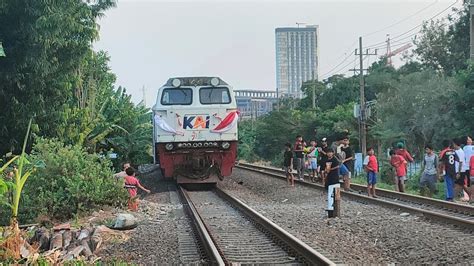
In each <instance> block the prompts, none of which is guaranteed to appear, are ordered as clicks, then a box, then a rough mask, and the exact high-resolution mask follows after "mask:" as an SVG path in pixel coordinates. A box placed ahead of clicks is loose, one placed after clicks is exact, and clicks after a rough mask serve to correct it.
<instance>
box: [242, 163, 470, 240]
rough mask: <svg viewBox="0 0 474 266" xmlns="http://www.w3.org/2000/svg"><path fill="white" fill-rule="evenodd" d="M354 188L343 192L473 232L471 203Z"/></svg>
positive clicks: (265, 170)
mask: <svg viewBox="0 0 474 266" xmlns="http://www.w3.org/2000/svg"><path fill="white" fill-rule="evenodd" d="M236 167H238V168H241V169H246V170H250V171H254V172H259V173H262V174H265V175H269V176H273V177H277V178H282V179H286V178H285V176H284V171H283V170H281V169H278V168H273V167H266V166H259V165H253V164H248V163H239V164H238V165H236ZM296 182H298V183H300V184H302V185H305V186H309V187H312V188H317V189H324V187H323V186H322V185H321V184H316V183H310V182H306V181H299V180H296ZM351 188H352V189H354V190H355V192H345V191H341V193H342V195H344V196H346V197H348V198H351V199H352V200H357V201H363V202H370V203H375V204H379V205H383V206H386V207H389V208H395V209H400V210H404V211H408V212H413V213H418V214H422V215H424V216H425V217H427V218H430V219H432V220H434V221H442V222H446V223H451V224H455V225H457V226H461V227H463V228H467V229H470V230H473V231H474V207H473V206H471V205H464V204H458V203H453V202H447V201H442V200H436V199H431V198H427V197H421V196H415V195H410V194H405V193H399V192H395V191H390V190H384V189H377V196H378V198H370V197H368V196H366V195H365V193H366V187H365V186H363V185H358V184H351Z"/></svg>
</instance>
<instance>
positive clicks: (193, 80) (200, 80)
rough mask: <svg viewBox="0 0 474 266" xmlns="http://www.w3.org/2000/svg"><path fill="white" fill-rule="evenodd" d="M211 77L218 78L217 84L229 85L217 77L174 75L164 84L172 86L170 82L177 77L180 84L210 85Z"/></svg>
mask: <svg viewBox="0 0 474 266" xmlns="http://www.w3.org/2000/svg"><path fill="white" fill-rule="evenodd" d="M213 78H217V79H218V80H219V85H229V84H227V83H226V82H225V81H223V80H222V79H221V78H219V77H175V78H170V79H168V81H166V83H165V86H173V83H172V82H173V80H174V79H179V80H180V81H181V86H212V85H211V79H213Z"/></svg>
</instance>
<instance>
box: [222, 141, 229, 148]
mask: <svg viewBox="0 0 474 266" xmlns="http://www.w3.org/2000/svg"><path fill="white" fill-rule="evenodd" d="M222 148H223V149H225V150H227V149H228V148H230V143H229V142H227V141H226V142H222Z"/></svg>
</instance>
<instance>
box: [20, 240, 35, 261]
mask: <svg viewBox="0 0 474 266" xmlns="http://www.w3.org/2000/svg"><path fill="white" fill-rule="evenodd" d="M32 251H33V248H32V247H31V246H30V244H28V242H24V243H23V245H21V247H20V255H21V257H22V258H28V257H29V256H30V255H31V254H32V253H33V252H32Z"/></svg>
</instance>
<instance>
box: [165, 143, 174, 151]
mask: <svg viewBox="0 0 474 266" xmlns="http://www.w3.org/2000/svg"><path fill="white" fill-rule="evenodd" d="M165 149H166V150H167V151H171V150H172V149H173V143H166V145H165Z"/></svg>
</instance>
